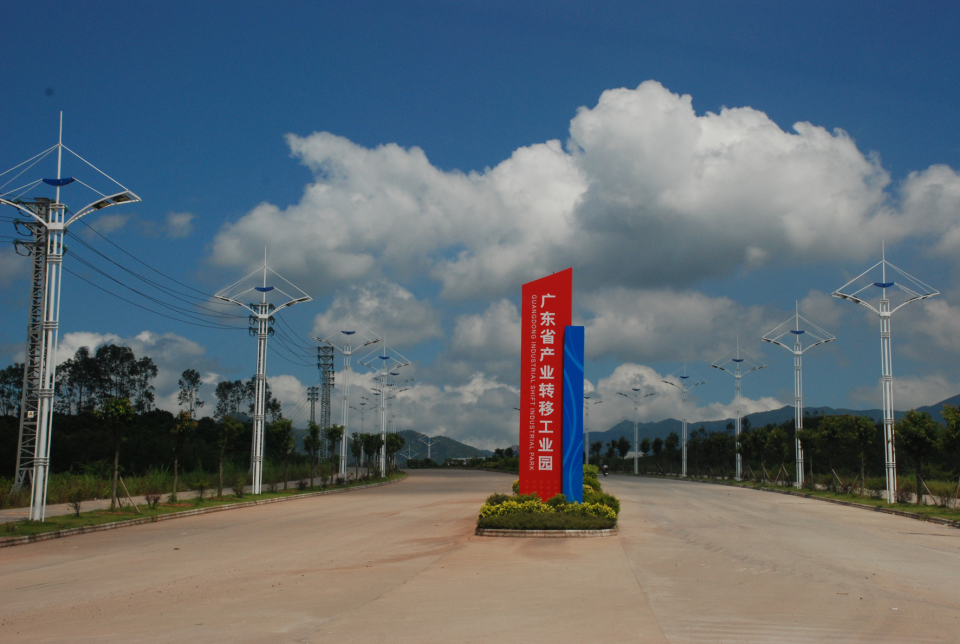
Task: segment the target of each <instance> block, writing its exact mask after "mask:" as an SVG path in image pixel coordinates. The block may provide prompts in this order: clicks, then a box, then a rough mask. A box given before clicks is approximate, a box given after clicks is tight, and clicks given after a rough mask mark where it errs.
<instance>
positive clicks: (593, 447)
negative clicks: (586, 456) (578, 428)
mask: <svg viewBox="0 0 960 644" xmlns="http://www.w3.org/2000/svg"><path fill="white" fill-rule="evenodd" d="M602 449H603V441H594V442H592V443H590V452H591V453H592V454H596V455H597V465H599V464H600V450H602Z"/></svg>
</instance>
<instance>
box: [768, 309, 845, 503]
mask: <svg viewBox="0 0 960 644" xmlns="http://www.w3.org/2000/svg"><path fill="white" fill-rule="evenodd" d="M801 321H802V322H804V323H805V326H806V328H804V329H801V328H800V322H801ZM791 323H792V326H793V328H790V326H791ZM784 327H786V328H784ZM788 333H789V334H792V335H793V336H794V338H795V340H794V344H793V347H791V346H790V345H788V344H786V343H785V342H782V341H781V338H783V337H784V336H787V334H788ZM803 335H808V336H809V337H810V338H812V339H813V344H810V345H807V346H806V347H804V346H803V342H801V336H803ZM787 337H789V336H787ZM760 339H761V340H763V341H764V342H770V343H772V344H776V345H778V346H781V347H783V348H784V349H786V350H787V351H789V352H790V353H792V354H793V399H794V421H793V428H794V443H795V445H794V449H795V450H796V453H797V476H796V485H797V488H800V487H802V486H803V445H801V444H800V438H799V431H800V430H801V429H803V352H804V351H807V350H809V349H812V348H813V347H815V346H817V345H818V344H826V343H827V342H833V341H834V340H836V338H835V337H833V336H832V335H830V334H829V333H827V332H826V331H824V330H823V329H821V328H820V327H818V326H817V325H816V324H814V323H813V322H811V321H810V320H808V319H806V318H805V317H803V316H802V315H800V308H799V305H798V306H797V311H796V313H795V314H794V315H793V316H792V317H791V318H790V319H789V320H787V321H786V322H784V323H783V324H781V325H780V326H778V327H777V328H775V329H774V330H773V331H771V332H770V333H768V334H766V335H765V336H763V337H762V338H760Z"/></svg>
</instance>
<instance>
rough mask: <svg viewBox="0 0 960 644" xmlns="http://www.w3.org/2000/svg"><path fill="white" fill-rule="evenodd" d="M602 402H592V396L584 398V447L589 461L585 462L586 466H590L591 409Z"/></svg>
mask: <svg viewBox="0 0 960 644" xmlns="http://www.w3.org/2000/svg"><path fill="white" fill-rule="evenodd" d="M602 402H603V401H602V400H594V401H592V402H591V401H590V396H584V397H583V447H584V450H586V452H587V459H586V460H585V461H584V464H585V465H589V464H590V408H591V407H593V406H594V405H599V404H600V403H602Z"/></svg>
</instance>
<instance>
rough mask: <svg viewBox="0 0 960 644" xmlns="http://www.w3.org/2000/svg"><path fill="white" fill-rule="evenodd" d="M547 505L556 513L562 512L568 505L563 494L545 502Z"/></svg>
mask: <svg viewBox="0 0 960 644" xmlns="http://www.w3.org/2000/svg"><path fill="white" fill-rule="evenodd" d="M547 505H549V506H550V507H551V508H553V509H554V510H556V511H558V512H559V511H562V510H563V507H564V506H566V505H568V502H567V496H566V495H565V494H557V495H556V496H554V497H553V498H552V499H550V500H549V501H547Z"/></svg>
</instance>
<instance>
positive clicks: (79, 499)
mask: <svg viewBox="0 0 960 644" xmlns="http://www.w3.org/2000/svg"><path fill="white" fill-rule="evenodd" d="M87 494H88V492H87V487H86V486H85V485H84V484H83V483H82V482H81V481H77V482H76V483H74V486H73V489H72V490H70V493H69V495H68V497H67V504H68V505H69V506H70V509H71V510H73V515H74V516H77V517H79V516H80V505H81V504H82V503H83V502H84V501H85V500H86V499H87Z"/></svg>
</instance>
